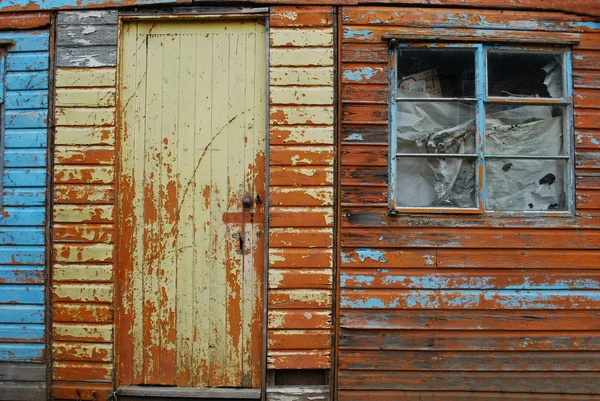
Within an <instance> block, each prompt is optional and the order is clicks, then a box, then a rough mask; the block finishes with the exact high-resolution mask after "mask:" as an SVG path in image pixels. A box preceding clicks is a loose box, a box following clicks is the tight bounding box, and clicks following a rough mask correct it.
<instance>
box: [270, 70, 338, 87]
mask: <svg viewBox="0 0 600 401" xmlns="http://www.w3.org/2000/svg"><path fill="white" fill-rule="evenodd" d="M269 80H270V83H271V86H286V85H300V86H328V87H329V86H331V85H333V67H306V68H302V67H271V69H270V73H269Z"/></svg>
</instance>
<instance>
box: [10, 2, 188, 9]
mask: <svg viewBox="0 0 600 401" xmlns="http://www.w3.org/2000/svg"><path fill="white" fill-rule="evenodd" d="M175 3H177V4H183V3H188V4H191V3H192V0H188V1H185V0H136V1H132V0H111V1H110V4H111V6H118V5H144V4H175ZM31 4H32V0H2V3H1V5H0V9H2V8H8V9H10V8H15V9H19V8H23V7H27V6H31ZM34 4H37V7H36V8H42V9H44V10H51V9H55V8H75V9H77V8H79V7H84V6H96V5H97V4H98V0H44V1H40V0H37V1H35V2H34Z"/></svg>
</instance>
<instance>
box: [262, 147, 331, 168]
mask: <svg viewBox="0 0 600 401" xmlns="http://www.w3.org/2000/svg"><path fill="white" fill-rule="evenodd" d="M333 157H334V152H333V147H316V146H314V147H310V146H306V147H298V148H294V147H291V146H286V147H283V146H272V147H271V160H270V164H271V166H309V165H310V166H331V165H333Z"/></svg>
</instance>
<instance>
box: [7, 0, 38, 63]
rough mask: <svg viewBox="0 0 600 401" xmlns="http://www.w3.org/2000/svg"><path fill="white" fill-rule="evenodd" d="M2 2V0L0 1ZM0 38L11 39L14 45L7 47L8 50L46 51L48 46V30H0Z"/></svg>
mask: <svg viewBox="0 0 600 401" xmlns="http://www.w3.org/2000/svg"><path fill="white" fill-rule="evenodd" d="M2 3H4V1H2ZM0 39H2V40H12V41H14V42H15V45H14V46H11V47H10V48H9V51H10V52H13V53H14V52H35V51H44V52H47V51H48V48H49V47H50V34H49V33H48V31H39V30H36V31H21V32H0Z"/></svg>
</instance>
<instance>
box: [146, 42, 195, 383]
mask: <svg viewBox="0 0 600 401" xmlns="http://www.w3.org/2000/svg"><path fill="white" fill-rule="evenodd" d="M179 39H180V36H165V37H163V38H161V45H162V47H163V59H162V60H156V62H157V63H158V62H162V63H163V67H162V98H161V99H160V105H161V109H162V110H161V112H162V116H161V121H160V124H161V128H160V130H161V144H162V146H161V156H160V195H159V196H160V199H161V207H160V210H159V212H160V213H159V219H160V224H161V229H160V232H161V235H160V238H159V241H160V244H161V245H160V246H159V248H158V249H160V254H159V255H157V257H158V258H160V267H159V270H158V291H159V292H158V294H159V305H160V307H159V319H160V320H159V326H158V329H159V332H160V356H159V375H158V380H159V383H163V384H176V362H177V353H176V340H177V331H176V329H177V327H176V315H175V313H176V310H177V302H176V301H177V286H176V284H177V282H176V279H177V253H178V251H177V247H178V244H177V242H178V241H177V234H176V233H177V227H178V225H177V220H178V218H180V216H179V212H180V210H179V208H180V204H181V203H180V201H181V199H178V196H179V191H180V190H181V185H182V181H180V178H179V177H178V174H177V160H178V159H179V157H181V155H179V154H177V148H178V143H177V142H178V141H177V130H178V128H179V127H178V116H179V99H178V97H179V86H180V85H186V84H187V83H186V82H185V81H183V82H180V77H179V63H180V61H179ZM151 60H152V59H151ZM151 62H153V61H151ZM183 140H185V138H183Z"/></svg>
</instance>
